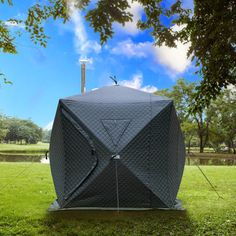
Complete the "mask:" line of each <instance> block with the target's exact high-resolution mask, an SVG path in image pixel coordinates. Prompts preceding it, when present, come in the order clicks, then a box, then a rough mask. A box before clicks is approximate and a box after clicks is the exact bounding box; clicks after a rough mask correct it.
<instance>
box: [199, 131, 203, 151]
mask: <svg viewBox="0 0 236 236" xmlns="http://www.w3.org/2000/svg"><path fill="white" fill-rule="evenodd" d="M199 140H200V142H199V148H200V149H199V151H200V153H203V152H204V145H203V135H202V134H201V133H199Z"/></svg>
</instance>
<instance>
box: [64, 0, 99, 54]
mask: <svg viewBox="0 0 236 236" xmlns="http://www.w3.org/2000/svg"><path fill="white" fill-rule="evenodd" d="M68 11H69V15H70V18H71V22H72V24H73V31H74V35H75V38H74V43H75V48H76V52H77V53H78V54H79V55H81V56H82V57H86V56H87V55H88V54H89V53H96V54H98V53H100V51H101V45H100V44H98V43H97V42H96V41H94V40H89V39H88V36H87V32H86V30H85V26H84V22H83V19H82V16H81V14H80V12H79V10H78V9H77V8H76V7H75V1H74V0H71V1H69V2H68Z"/></svg>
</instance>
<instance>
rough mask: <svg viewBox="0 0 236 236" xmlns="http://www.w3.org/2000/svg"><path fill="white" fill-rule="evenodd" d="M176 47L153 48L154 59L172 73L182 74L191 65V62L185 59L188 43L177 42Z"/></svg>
mask: <svg viewBox="0 0 236 236" xmlns="http://www.w3.org/2000/svg"><path fill="white" fill-rule="evenodd" d="M176 46H177V47H176V48H169V47H167V46H161V47H155V59H156V60H157V61H158V62H159V63H160V64H162V65H164V66H166V67H167V68H168V69H170V70H171V71H172V72H173V73H183V72H184V71H185V70H186V69H187V67H188V66H189V65H190V64H191V60H190V59H189V58H187V52H188V49H189V46H190V43H186V44H183V43H181V42H179V41H178V42H176Z"/></svg>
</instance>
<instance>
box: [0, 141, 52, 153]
mask: <svg viewBox="0 0 236 236" xmlns="http://www.w3.org/2000/svg"><path fill="white" fill-rule="evenodd" d="M48 149H49V144H48V143H37V144H27V145H26V144H22V145H21V144H5V143H0V155H19V156H20V155H29V156H30V155H35V154H44V153H45V152H46V151H47V150H48Z"/></svg>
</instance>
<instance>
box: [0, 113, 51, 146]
mask: <svg viewBox="0 0 236 236" xmlns="http://www.w3.org/2000/svg"><path fill="white" fill-rule="evenodd" d="M50 134H51V131H43V129H42V128H40V127H39V126H38V125H36V124H35V123H34V122H32V121H31V120H23V119H18V118H12V117H7V116H5V115H0V142H5V143H20V144H35V143H37V142H39V141H43V142H49V140H50Z"/></svg>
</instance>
